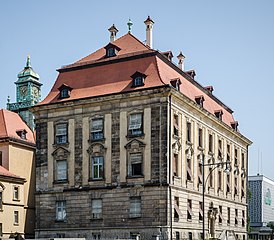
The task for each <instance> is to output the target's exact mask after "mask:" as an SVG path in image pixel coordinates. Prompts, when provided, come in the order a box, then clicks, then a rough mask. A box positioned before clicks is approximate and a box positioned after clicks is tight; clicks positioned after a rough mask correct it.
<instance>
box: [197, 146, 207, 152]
mask: <svg viewBox="0 0 274 240" xmlns="http://www.w3.org/2000/svg"><path fill="white" fill-rule="evenodd" d="M197 149H198V150H200V151H204V150H205V149H204V148H203V147H202V146H198V147H197Z"/></svg>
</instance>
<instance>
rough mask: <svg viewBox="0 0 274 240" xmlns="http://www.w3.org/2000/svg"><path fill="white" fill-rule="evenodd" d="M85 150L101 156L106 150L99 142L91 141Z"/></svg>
mask: <svg viewBox="0 0 274 240" xmlns="http://www.w3.org/2000/svg"><path fill="white" fill-rule="evenodd" d="M87 152H88V153H89V154H90V155H93V156H103V155H104V153H105V152H106V148H105V146H104V145H103V144H101V143H93V144H91V145H90V146H89V148H88V150H87Z"/></svg>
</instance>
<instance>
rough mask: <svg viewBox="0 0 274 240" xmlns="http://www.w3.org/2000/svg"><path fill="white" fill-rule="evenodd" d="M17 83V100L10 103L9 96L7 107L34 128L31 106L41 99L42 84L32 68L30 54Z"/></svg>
mask: <svg viewBox="0 0 274 240" xmlns="http://www.w3.org/2000/svg"><path fill="white" fill-rule="evenodd" d="M17 77H18V80H17V81H16V82H15V84H16V102H15V103H10V99H9V98H8V103H7V109H8V110H11V111H13V112H16V113H18V114H19V115H20V116H21V118H22V119H23V120H24V121H25V122H26V123H27V125H28V126H29V127H30V128H31V129H33V130H34V116H33V114H32V112H30V111H29V108H30V107H32V106H34V105H35V104H37V103H38V102H39V101H40V98H41V86H42V83H40V82H39V75H38V74H37V73H36V72H35V71H34V70H33V69H32V67H31V64H30V56H28V58H27V63H26V66H25V68H24V69H23V70H22V71H21V72H20V73H18V75H17Z"/></svg>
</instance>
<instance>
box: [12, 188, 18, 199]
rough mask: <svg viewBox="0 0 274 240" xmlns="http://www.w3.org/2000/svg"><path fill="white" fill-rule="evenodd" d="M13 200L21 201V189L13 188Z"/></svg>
mask: <svg viewBox="0 0 274 240" xmlns="http://www.w3.org/2000/svg"><path fill="white" fill-rule="evenodd" d="M13 199H14V200H18V199H19V187H14V188H13Z"/></svg>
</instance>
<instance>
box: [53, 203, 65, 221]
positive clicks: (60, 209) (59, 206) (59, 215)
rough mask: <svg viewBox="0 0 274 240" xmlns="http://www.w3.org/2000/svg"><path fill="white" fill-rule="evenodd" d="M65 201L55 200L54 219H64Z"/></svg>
mask: <svg viewBox="0 0 274 240" xmlns="http://www.w3.org/2000/svg"><path fill="white" fill-rule="evenodd" d="M66 217H67V213H66V201H57V202H56V220H57V221H64V220H66Z"/></svg>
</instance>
